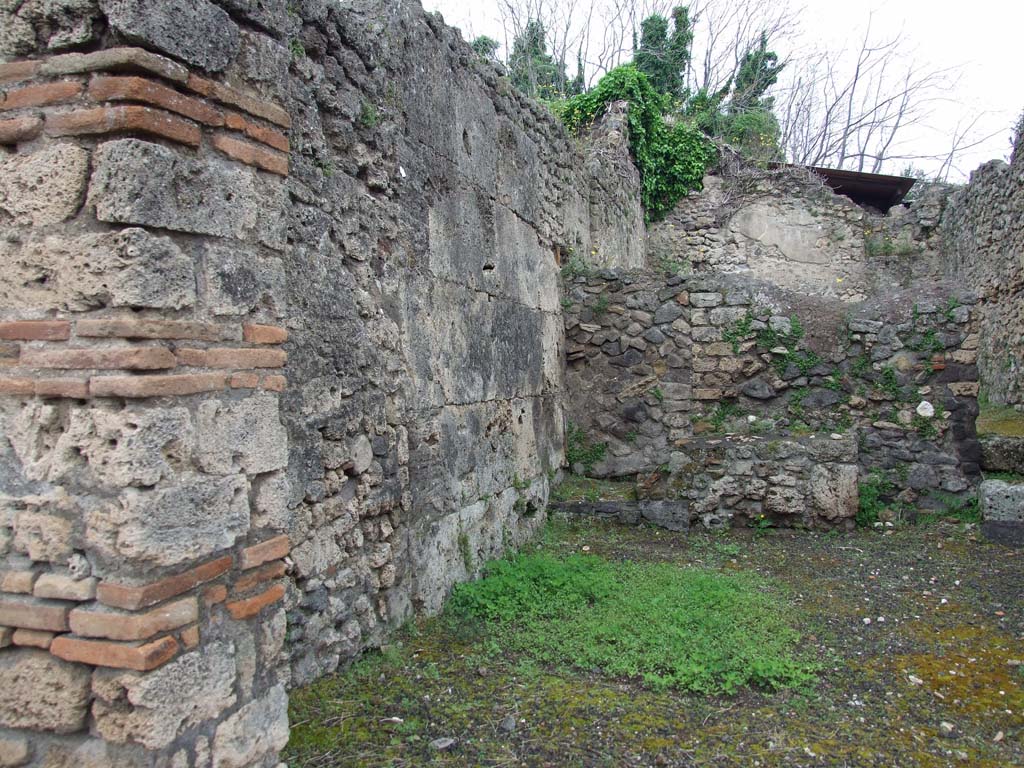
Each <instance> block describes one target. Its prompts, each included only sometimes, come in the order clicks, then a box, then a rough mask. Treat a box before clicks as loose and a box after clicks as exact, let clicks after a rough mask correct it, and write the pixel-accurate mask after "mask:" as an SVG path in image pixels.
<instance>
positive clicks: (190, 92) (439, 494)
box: [0, 0, 643, 768]
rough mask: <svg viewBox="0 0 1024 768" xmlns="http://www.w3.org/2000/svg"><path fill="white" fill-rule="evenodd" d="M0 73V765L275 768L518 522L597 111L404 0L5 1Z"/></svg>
mask: <svg viewBox="0 0 1024 768" xmlns="http://www.w3.org/2000/svg"><path fill="white" fill-rule="evenodd" d="M0 59H6V60H7V63H4V64H0V147H2V150H0V228H2V233H0V234H2V237H0V256H2V258H0V261H2V263H3V264H4V267H5V269H4V270H3V271H2V272H0V365H2V366H3V371H2V372H0V424H2V428H0V557H2V558H3V562H2V564H0V686H2V687H3V688H4V689H5V691H7V692H8V696H6V697H4V698H3V701H2V703H0V754H3V756H4V760H5V761H6V764H11V765H22V764H24V765H29V766H33V767H34V766H57V765H65V764H69V763H71V762H77V763H80V764H82V765H86V766H93V765H95V766H111V765H126V766H127V765H132V766H142V765H156V766H174V767H175V768H179V767H181V768H192V767H194V768H205V767H206V766H210V765H214V766H219V767H223V768H228V767H229V766H239V767H240V766H260V765H267V766H269V765H273V764H274V763H275V762H276V759H277V758H276V755H277V752H278V750H279V749H280V748H281V746H282V745H283V743H284V741H285V739H286V738H287V717H286V694H285V688H286V686H287V685H289V684H297V683H301V682H306V681H309V680H311V679H313V678H314V677H316V676H318V675H321V674H324V673H326V672H330V671H332V670H334V669H335V668H336V667H337V666H338V665H339V664H340V663H342V662H343V661H344V660H346V659H349V658H351V657H353V656H354V655H355V654H357V653H358V652H359V651H360V650H361V649H363V648H365V647H368V646H372V645H374V644H377V643H379V642H380V641H381V639H382V638H383V637H384V636H385V633H386V632H387V631H388V629H389V628H391V627H393V626H395V625H396V624H397V623H399V622H401V621H403V620H404V619H406V618H407V617H408V616H410V615H411V614H412V613H413V612H414V611H424V612H431V611H436V610H438V609H439V608H440V606H441V603H442V601H443V599H444V597H445V596H446V594H447V592H448V590H449V589H450V587H451V585H452V584H453V583H454V582H456V581H458V580H461V579H466V578H468V577H470V576H471V575H473V574H475V573H477V572H478V571H479V569H480V567H481V566H482V564H483V563H484V562H485V560H487V559H488V558H491V557H494V556H496V555H499V554H501V553H502V552H503V551H505V550H506V549H507V548H508V547H510V546H515V545H516V544H518V543H520V542H522V541H523V540H524V539H525V537H527V536H528V535H530V533H531V532H532V531H533V530H535V529H536V527H537V526H538V525H539V524H540V522H541V521H542V520H543V516H544V508H545V504H546V500H547V495H548V486H549V482H550V478H551V477H552V476H553V474H554V473H555V471H556V470H557V469H558V467H559V466H560V465H561V463H562V461H563V444H564V440H563V434H562V433H563V417H562V404H561V401H562V394H563V370H562V369H563V366H562V353H563V340H562V338H563V337H562V319H561V307H560V302H559V298H560V297H559V290H558V280H557V274H558V269H559V261H560V260H561V259H564V258H567V257H568V256H570V255H571V254H573V253H593V252H595V251H603V252H607V253H609V254H610V258H609V263H612V264H615V263H617V261H616V259H619V258H622V259H627V260H632V261H636V260H638V259H642V248H640V249H638V247H637V246H636V245H635V243H636V242H639V243H641V244H642V241H643V238H642V237H636V236H635V233H637V232H640V233H642V232H643V221H642V215H641V213H640V208H639V205H638V204H637V203H636V200H638V198H639V194H638V190H637V189H635V188H632V187H631V185H635V184H637V183H638V179H637V177H636V174H635V171H634V172H633V175H632V176H629V177H627V178H624V179H623V178H620V175H621V173H620V172H621V171H622V170H624V169H628V168H627V166H628V167H629V168H631V166H630V164H629V163H628V141H627V140H626V139H627V137H626V136H625V134H624V133H623V131H622V124H621V114H618V115H617V114H615V113H613V114H612V115H610V116H609V121H610V122H609V124H608V125H607V126H603V125H598V126H597V127H596V128H595V133H596V136H595V137H594V143H595V148H594V149H592V150H589V151H588V149H587V146H588V144H587V140H586V139H584V141H582V142H580V141H578V140H577V139H576V138H575V137H574V138H570V137H568V136H567V135H566V134H565V133H564V131H563V129H562V127H561V125H560V124H559V123H558V121H557V120H556V119H555V118H553V117H552V116H551V115H550V113H548V112H547V111H546V110H545V109H543V108H542V107H540V106H539V105H537V104H535V103H532V102H530V101H529V100H527V99H525V98H524V97H522V96H521V95H519V94H518V93H517V92H516V91H515V90H514V89H513V88H512V87H511V86H510V85H509V83H508V82H507V80H505V79H503V78H502V77H500V76H499V73H498V72H497V71H496V70H495V69H494V68H493V67H492V66H491V65H489V64H487V63H485V62H483V61H481V60H479V59H478V58H476V57H475V56H474V55H473V54H472V52H471V50H470V49H469V47H468V46H467V45H466V44H465V43H464V42H463V41H462V40H461V39H460V38H459V37H458V35H457V33H456V32H454V31H453V30H450V29H448V28H446V27H445V26H444V25H443V23H442V22H441V21H440V19H439V18H438V17H435V16H430V15H425V14H424V13H423V12H422V10H421V9H420V8H419V6H418V4H416V3H414V2H410V1H407V0H403V1H402V2H392V1H391V0H357V2H353V3H346V4H337V3H334V2H328V1H327V0H301V1H300V2H295V3H287V4H286V3H284V2H259V3H255V2H241V1H240V0H222V1H221V2H216V3H214V2H209V1H208V0H168V1H167V2H162V3H158V4H153V3H141V2H138V1H137V0H100V1H99V2H94V1H93V0H82V1H81V2H73V3H61V4H59V5H54V4H51V3H43V2H35V1H34V0H30V1H29V2H26V3H18V4H16V5H14V6H11V5H10V4H8V6H4V8H3V9H2V10H0ZM616 121H618V122H616ZM604 162H607V163H608V168H607V169H605V168H604V166H603V165H602V163H604ZM612 178H614V179H615V180H616V183H615V184H613V183H611V181H610V179H612ZM631 203H632V204H631ZM623 233H630V234H628V235H624V234H623ZM626 245H629V246H630V247H629V248H626V247H625V246H626ZM620 250H621V254H622V255H621V257H620V256H619V255H618V254H619V253H620ZM286 635H287V640H286Z"/></svg>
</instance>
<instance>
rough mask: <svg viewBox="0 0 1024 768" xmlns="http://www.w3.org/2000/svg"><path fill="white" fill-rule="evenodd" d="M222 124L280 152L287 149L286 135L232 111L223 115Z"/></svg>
mask: <svg viewBox="0 0 1024 768" xmlns="http://www.w3.org/2000/svg"><path fill="white" fill-rule="evenodd" d="M224 124H225V125H226V126H227V127H228V128H230V129H231V130H233V131H241V132H242V133H244V134H245V135H246V136H248V137H249V138H250V139H255V140H256V141H259V142H262V143H263V144H266V145H267V146H270V147H273V148H274V149H278V150H280V151H281V152H288V151H289V146H288V137H287V136H285V135H284V134H283V133H281V132H280V131H275V130H274V129H273V128H265V127H264V126H262V125H257V124H256V123H253V122H251V121H249V120H246V119H245V118H244V117H242V116H241V115H238V114H235V113H234V112H228V113H227V114H226V115H225V116H224Z"/></svg>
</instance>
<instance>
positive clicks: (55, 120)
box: [46, 106, 202, 147]
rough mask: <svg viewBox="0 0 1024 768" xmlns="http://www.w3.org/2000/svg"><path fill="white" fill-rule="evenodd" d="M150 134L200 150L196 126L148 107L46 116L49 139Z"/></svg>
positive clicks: (199, 135)
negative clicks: (55, 137)
mask: <svg viewBox="0 0 1024 768" xmlns="http://www.w3.org/2000/svg"><path fill="white" fill-rule="evenodd" d="M125 131H127V132H131V133H149V134H152V135H154V136H160V137H161V138H164V139H169V140H170V141H176V142H178V143H179V144H186V145H188V146H190V147H198V146H199V142H200V141H201V140H202V132H201V131H200V130H199V126H198V125H196V124H195V123H193V122H191V121H189V120H184V119H182V118H180V117H175V116H174V115H172V114H170V113H169V112H164V111H163V110H161V109H150V108H149V107H137V106H128V107H95V108H93V109H79V110H76V111H74V112H54V113H50V114H48V115H47V116H46V133H47V135H49V136H82V135H88V134H102V133H120V132H125Z"/></svg>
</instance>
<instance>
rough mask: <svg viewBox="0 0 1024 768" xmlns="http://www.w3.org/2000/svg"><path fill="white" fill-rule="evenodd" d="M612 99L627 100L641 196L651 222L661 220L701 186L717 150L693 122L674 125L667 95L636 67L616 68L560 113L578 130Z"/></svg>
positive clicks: (631, 144)
mask: <svg viewBox="0 0 1024 768" xmlns="http://www.w3.org/2000/svg"><path fill="white" fill-rule="evenodd" d="M612 101H628V102H629V115H628V117H627V124H628V126H629V145H630V151H631V152H632V154H633V159H634V161H635V162H636V166H637V168H638V169H639V171H640V183H641V188H642V189H641V198H642V201H643V206H644V214H645V216H646V218H647V221H648V222H651V221H658V220H659V219H662V218H664V217H665V215H666V214H667V213H668V212H669V211H671V210H672V208H673V207H674V206H675V204H676V203H677V202H678V201H679V198H681V197H683V195H685V194H686V193H687V192H690V191H692V190H696V189H700V188H701V184H702V182H703V180H704V172H705V171H706V169H707V167H708V166H709V165H710V164H711V163H712V162H713V161H714V159H715V148H714V145H713V144H712V143H711V141H710V140H709V139H708V138H707V137H706V136H705V135H704V134H703V133H701V131H700V129H698V128H697V127H696V126H694V125H691V124H690V123H688V122H678V123H674V124H669V123H667V122H665V118H664V115H665V112H666V111H667V110H668V107H669V103H668V99H667V97H665V96H663V95H661V94H659V93H658V92H657V91H655V90H654V88H653V87H652V86H651V84H650V82H649V81H648V80H647V76H646V75H644V74H643V73H642V72H640V71H639V70H637V69H636V67H634V66H632V65H625V66H622V67H618V68H616V69H613V70H612V71H611V72H609V73H608V74H607V75H605V76H604V77H603V78H602V79H601V82H599V83H598V84H597V86H596V87H595V88H593V89H592V90H590V91H588V92H587V93H582V94H580V95H579V96H574V97H572V98H571V99H568V100H567V101H566V102H565V103H564V104H563V105H561V107H560V109H559V112H560V113H561V117H562V121H563V122H564V123H565V124H566V126H567V127H568V128H569V129H570V130H573V131H577V130H579V129H580V128H582V127H585V126H588V125H590V124H591V123H593V122H594V120H596V119H597V118H598V117H600V116H601V114H602V113H603V112H604V109H605V106H606V105H607V104H608V103H609V102H612Z"/></svg>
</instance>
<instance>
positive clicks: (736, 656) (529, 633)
mask: <svg viewBox="0 0 1024 768" xmlns="http://www.w3.org/2000/svg"><path fill="white" fill-rule="evenodd" d="M448 616H449V618H450V620H452V621H454V622H465V621H474V620H475V621H479V622H487V631H488V634H489V635H490V636H491V637H492V638H493V640H494V641H495V642H497V643H499V644H500V645H501V646H502V650H503V651H504V652H508V653H518V654H523V655H525V656H527V657H528V658H532V659H533V660H535V661H537V662H538V663H542V664H551V665H556V666H566V667H571V668H577V669H582V670H593V671H599V672H601V673H603V674H605V675H608V676H612V677H627V678H632V679H639V680H642V681H643V682H644V683H645V684H646V685H648V686H650V687H652V688H654V689H666V688H676V689H680V690H685V691H691V692H694V693H702V694H716V693H733V692H735V691H737V690H738V689H740V688H742V687H745V686H753V687H758V688H766V689H772V690H774V689H782V688H789V687H797V686H803V685H806V684H809V683H811V682H813V680H814V673H815V664H814V663H813V662H812V661H811V660H810V659H806V658H803V657H802V656H801V654H800V653H799V652H798V650H797V646H798V643H799V641H800V635H799V633H798V632H797V631H796V630H795V629H794V628H793V625H792V609H791V608H790V607H789V606H788V605H787V604H786V602H785V601H784V598H783V596H782V595H781V594H780V593H779V592H778V591H777V590H776V589H775V588H774V587H773V586H772V585H771V584H769V583H768V582H767V581H766V580H765V579H763V578H762V577H760V576H757V575H755V574H749V573H719V572H716V571H708V570H701V569H694V568H681V567H678V566H674V565H669V564H664V563H646V564H643V563H615V564H613V563H610V562H607V561H605V560H602V559H600V558H598V557H593V556H588V555H578V554H574V555H569V556H567V557H565V558H563V559H559V558H556V557H553V556H551V555H548V554H544V553H537V554H529V555H519V556H516V557H513V558H510V559H506V560H499V561H495V562H492V563H490V564H489V565H488V566H487V568H486V575H485V578H483V579H481V580H480V581H477V582H474V583H470V584H461V585H459V586H457V587H456V588H455V590H454V592H453V593H452V598H451V601H450V602H449V607H448Z"/></svg>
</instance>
